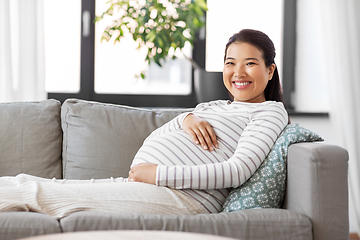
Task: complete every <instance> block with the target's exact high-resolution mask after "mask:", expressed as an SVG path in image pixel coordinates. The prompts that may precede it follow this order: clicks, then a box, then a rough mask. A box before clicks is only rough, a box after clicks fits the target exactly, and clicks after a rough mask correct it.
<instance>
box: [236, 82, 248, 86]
mask: <svg viewBox="0 0 360 240" xmlns="http://www.w3.org/2000/svg"><path fill="white" fill-rule="evenodd" d="M234 84H235V85H236V86H245V85H248V84H250V82H234Z"/></svg>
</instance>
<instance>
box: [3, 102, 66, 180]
mask: <svg viewBox="0 0 360 240" xmlns="http://www.w3.org/2000/svg"><path fill="white" fill-rule="evenodd" d="M0 143H1V144H0V176H15V175H17V174H19V173H27V174H32V175H35V176H39V177H45V178H53V177H55V178H61V144H62V131H61V125H60V102H59V101H56V100H45V101H40V102H22V103H1V104H0Z"/></svg>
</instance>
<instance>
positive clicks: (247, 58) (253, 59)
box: [245, 58, 259, 62]
mask: <svg viewBox="0 0 360 240" xmlns="http://www.w3.org/2000/svg"><path fill="white" fill-rule="evenodd" d="M245 60H246V61H248V60H255V61H258V62H259V59H257V58H246V59H245Z"/></svg>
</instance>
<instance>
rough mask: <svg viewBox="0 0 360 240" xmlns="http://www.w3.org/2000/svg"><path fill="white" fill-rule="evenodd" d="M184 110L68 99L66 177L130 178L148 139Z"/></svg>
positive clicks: (65, 115)
mask: <svg viewBox="0 0 360 240" xmlns="http://www.w3.org/2000/svg"><path fill="white" fill-rule="evenodd" d="M184 111H186V109H183V110H179V109H178V110H171V109H169V110H164V109H162V110H149V109H141V108H134V107H128V106H121V105H114V104H105V103H97V102H90V101H84V100H78V99H68V100H67V101H65V102H64V104H63V106H62V110H61V119H62V129H63V132H64V135H63V136H64V141H63V173H64V178H67V179H91V178H108V177H127V176H128V172H129V169H130V165H131V162H132V160H133V158H134V156H135V154H136V152H137V151H138V149H139V148H140V147H141V145H142V143H143V141H144V140H145V138H146V137H147V136H148V135H149V134H150V133H151V132H152V131H153V130H155V129H156V128H158V127H160V126H162V125H163V124H165V123H166V122H168V121H170V120H171V119H173V118H174V117H176V116H177V115H178V114H180V113H182V112H184Z"/></svg>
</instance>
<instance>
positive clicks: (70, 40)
mask: <svg viewBox="0 0 360 240" xmlns="http://www.w3.org/2000/svg"><path fill="white" fill-rule="evenodd" d="M64 15H66V17H64ZM80 31H81V1H74V0H64V1H62V2H61V4H59V3H58V2H57V1H44V33H45V35H44V40H45V69H46V71H45V79H46V86H45V89H46V91H47V92H67V93H76V92H79V90H80V40H81V39H80V37H81V34H80V33H81V32H80Z"/></svg>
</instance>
